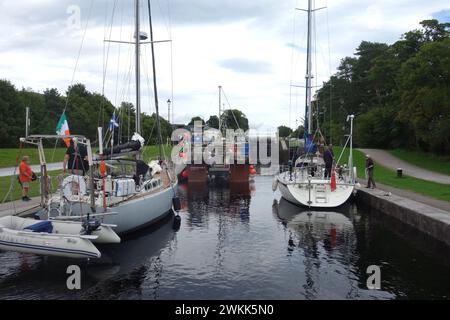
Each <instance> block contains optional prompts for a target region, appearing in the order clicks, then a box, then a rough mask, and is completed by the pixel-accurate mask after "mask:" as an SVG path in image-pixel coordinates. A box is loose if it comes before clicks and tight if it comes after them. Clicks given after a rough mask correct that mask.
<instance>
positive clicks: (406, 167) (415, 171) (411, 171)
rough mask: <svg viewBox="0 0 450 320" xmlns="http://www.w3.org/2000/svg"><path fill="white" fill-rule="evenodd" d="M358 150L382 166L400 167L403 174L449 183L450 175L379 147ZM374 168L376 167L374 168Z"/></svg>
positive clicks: (395, 168)
mask: <svg viewBox="0 0 450 320" xmlns="http://www.w3.org/2000/svg"><path fill="white" fill-rule="evenodd" d="M358 150H360V151H362V152H364V153H365V154H369V155H370V156H371V157H372V159H373V160H374V161H375V162H377V163H379V164H381V165H382V166H383V167H386V168H389V169H392V170H397V168H402V169H403V174H405V175H407V176H410V177H415V178H419V179H423V180H428V181H432V182H438V183H443V184H450V176H448V175H445V174H442V173H438V172H434V171H430V170H426V169H423V168H420V167H417V166H415V165H413V164H410V163H408V162H406V161H403V160H401V159H399V158H397V157H395V156H393V155H392V154H390V153H389V152H387V151H385V150H380V149H358ZM375 170H377V169H376V168H375Z"/></svg>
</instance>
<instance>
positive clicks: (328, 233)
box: [0, 176, 450, 299]
mask: <svg viewBox="0 0 450 320" xmlns="http://www.w3.org/2000/svg"><path fill="white" fill-rule="evenodd" d="M271 186H272V178H271V177H261V176H258V177H256V178H255V180H254V181H252V182H251V183H250V185H249V186H239V185H237V186H229V187H220V186H216V187H211V188H209V189H206V188H201V187H198V186H188V185H180V186H179V190H178V191H179V195H180V197H181V200H182V210H181V212H180V216H181V220H182V221H181V226H180V228H179V229H178V230H173V223H172V222H173V215H170V216H169V217H168V218H167V219H166V220H165V221H163V222H162V223H160V224H158V225H157V226H154V227H151V228H149V229H146V230H142V231H140V232H138V233H135V234H133V235H131V236H128V237H127V238H126V239H123V242H122V243H121V244H119V245H110V246H102V247H100V250H101V251H102V258H101V259H100V260H91V261H89V262H85V261H83V262H80V261H77V260H67V259H61V258H49V257H39V256H35V255H25V254H19V253H13V252H0V299H417V298H424V299H448V298H449V297H450V272H449V271H450V251H449V249H448V248H447V247H445V246H444V245H442V244H441V243H439V242H436V241H434V240H432V239H430V238H428V237H427V236H425V235H423V234H420V233H418V232H415V231H414V230H411V229H410V228H409V227H407V226H405V225H403V224H401V223H399V222H397V221H394V220H392V219H389V218H387V216H386V215H384V214H381V213H377V212H370V210H368V209H367V208H363V207H361V206H358V205H357V204H356V203H349V204H348V205H346V206H344V207H342V208H339V210H335V211H327V212H325V211H324V212H320V211H312V212H310V211H308V210H305V209H302V208H299V207H296V206H294V205H292V204H291V203H289V202H287V201H285V200H283V199H281V200H280V194H279V193H278V192H275V193H274V192H272V189H271ZM72 264H78V265H79V266H80V267H81V271H82V272H81V290H72V291H71V290H68V289H67V286H66V279H67V277H68V276H69V275H68V274H66V270H67V267H68V266H69V265H72ZM370 265H376V266H379V267H380V271H381V289H380V290H369V289H368V288H367V279H368V277H369V276H370V274H368V273H367V272H366V271H367V268H368V267H369V266H370Z"/></svg>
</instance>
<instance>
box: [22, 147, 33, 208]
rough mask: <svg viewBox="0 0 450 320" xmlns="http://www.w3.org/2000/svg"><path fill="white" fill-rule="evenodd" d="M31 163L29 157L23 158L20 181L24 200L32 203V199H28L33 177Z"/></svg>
mask: <svg viewBox="0 0 450 320" xmlns="http://www.w3.org/2000/svg"><path fill="white" fill-rule="evenodd" d="M29 162H30V158H29V157H28V156H23V158H22V162H21V163H20V165H19V181H20V184H21V185H22V200H23V201H30V200H31V199H30V198H29V197H28V188H29V186H30V181H31V179H32V177H33V171H31V168H30V166H29V165H28V163H29Z"/></svg>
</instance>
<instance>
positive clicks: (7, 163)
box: [0, 147, 66, 168]
mask: <svg viewBox="0 0 450 320" xmlns="http://www.w3.org/2000/svg"><path fill="white" fill-rule="evenodd" d="M53 150H54V149H53V148H47V149H45V150H44V152H45V159H46V160H47V163H50V162H61V161H63V158H64V154H65V153H66V149H65V148H56V149H55V152H54V154H53ZM25 155H26V156H29V157H30V164H32V165H33V164H39V155H38V150H37V148H33V147H26V148H23V149H22V150H20V149H9V148H8V149H0V168H7V167H15V166H16V159H17V157H18V156H19V163H20V161H21V160H22V159H21V158H22V156H25Z"/></svg>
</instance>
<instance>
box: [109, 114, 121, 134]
mask: <svg viewBox="0 0 450 320" xmlns="http://www.w3.org/2000/svg"><path fill="white" fill-rule="evenodd" d="M118 126H119V124H118V123H117V120H116V113H115V112H114V113H113V115H112V117H111V120H109V130H111V131H112V130H113V129H114V127H116V128H117V127H118Z"/></svg>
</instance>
